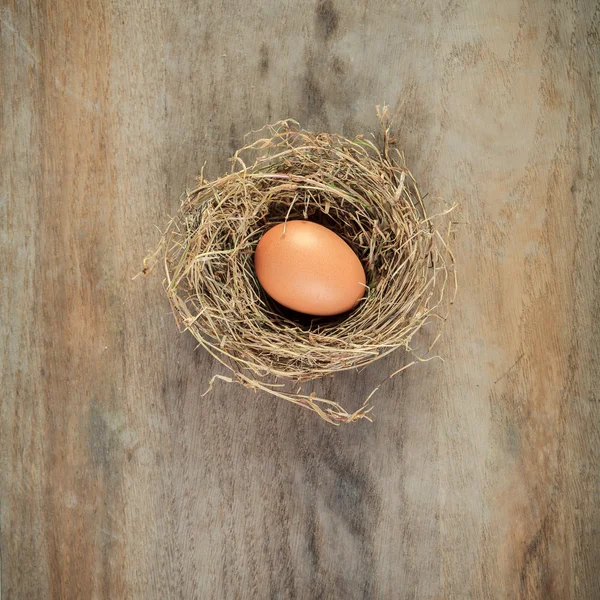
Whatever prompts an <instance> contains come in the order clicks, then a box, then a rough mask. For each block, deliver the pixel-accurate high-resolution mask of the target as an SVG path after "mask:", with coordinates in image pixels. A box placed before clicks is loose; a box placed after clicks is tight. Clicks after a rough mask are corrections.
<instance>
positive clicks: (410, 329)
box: [143, 109, 456, 424]
mask: <svg viewBox="0 0 600 600" xmlns="http://www.w3.org/2000/svg"><path fill="white" fill-rule="evenodd" d="M379 116H380V118H381V122H382V124H383V140H382V145H381V148H379V147H378V146H377V145H376V144H375V143H374V142H372V141H370V140H369V139H367V138H365V137H364V136H358V137H357V138H355V139H353V140H349V139H346V138H344V137H342V136H340V135H334V134H324V133H319V134H315V133H310V132H308V131H304V130H301V129H300V128H299V126H298V124H297V123H296V122H295V121H292V120H285V121H280V122H278V123H276V124H274V125H270V126H267V127H265V128H264V129H263V130H261V131H260V132H255V133H258V134H259V135H262V137H260V139H258V140H256V141H254V142H251V143H248V144H247V145H246V146H245V147H244V148H242V149H240V150H238V151H237V152H236V153H235V155H234V157H233V167H232V171H231V173H229V174H227V175H224V176H223V177H220V178H219V179H216V180H214V181H207V180H206V179H204V177H203V175H202V174H201V175H200V177H199V180H198V185H197V187H196V188H195V189H194V190H192V191H191V192H188V193H187V197H186V198H185V199H184V201H183V203H182V206H181V208H180V210H179V212H178V213H177V215H176V216H175V217H174V218H173V219H172V220H171V221H170V222H169V224H168V226H167V228H166V231H165V232H164V235H163V237H162V240H161V242H160V245H159V247H158V249H157V250H156V252H155V253H153V254H152V255H151V256H149V257H148V258H147V259H146V261H145V263H144V265H145V266H144V270H143V272H144V273H147V272H149V271H150V270H151V268H152V267H153V266H154V265H155V264H156V263H157V262H161V263H162V264H163V266H164V269H165V274H166V279H165V281H164V285H165V289H166V292H167V295H168V297H169V300H170V302H171V306H172V308H173V312H174V314H175V318H176V320H177V323H178V325H179V328H180V330H182V331H185V330H187V331H190V332H191V333H192V335H193V336H194V337H195V338H196V340H197V341H198V344H199V345H200V346H202V347H203V348H204V349H205V350H206V351H208V352H209V353H210V354H211V355H212V356H213V357H214V358H215V359H216V360H218V361H219V362H221V363H222V364H223V365H225V366H226V367H227V368H228V369H230V370H231V371H232V372H233V375H232V376H231V377H225V376H223V375H215V376H214V377H213V379H212V380H211V382H210V387H209V390H210V389H211V388H212V384H213V382H214V380H215V379H217V378H218V379H221V380H225V381H229V382H232V381H236V382H238V383H241V384H243V385H244V386H246V387H249V388H253V389H255V390H263V391H265V392H268V393H269V394H272V395H274V396H278V397H280V398H283V399H285V400H289V401H291V402H293V403H295V404H299V405H300V406H303V407H305V408H309V409H311V410H314V411H315V412H317V413H318V414H319V415H320V416H321V417H322V418H323V419H325V420H326V421H329V422H330V423H334V424H338V423H340V422H351V421H356V420H358V419H360V418H363V417H366V418H369V417H370V415H369V413H370V411H371V408H372V407H371V406H370V404H369V402H370V399H371V397H372V395H373V393H375V391H376V390H377V389H378V388H376V389H375V390H373V392H372V393H371V394H370V395H369V397H368V398H367V399H366V400H365V401H364V402H363V403H362V405H361V406H360V407H359V408H358V409H357V410H355V411H354V412H347V411H346V409H344V408H343V407H342V406H341V405H340V404H339V403H338V402H336V401H335V400H333V399H326V398H319V397H317V396H316V395H315V394H306V393H302V389H301V384H302V382H304V381H306V380H310V379H315V378H318V377H323V376H325V375H331V374H333V373H335V372H337V371H345V370H348V369H356V368H357V367H363V366H365V365H368V364H369V363H372V362H373V361H375V360H378V359H379V358H381V357H383V356H385V355H387V354H389V353H390V352H393V351H394V350H396V349H398V348H404V349H406V350H409V351H411V340H412V338H413V336H414V334H415V332H416V331H417V330H418V329H419V328H420V327H421V326H422V325H423V324H424V323H425V322H427V321H429V320H430V319H432V318H438V319H440V320H441V321H443V320H444V319H445V316H441V315H440V314H439V310H437V309H438V307H440V306H441V305H442V303H443V305H444V306H445V307H448V306H449V304H451V302H452V300H453V295H454V294H455V292H456V278H455V271H454V267H453V265H454V259H453V256H452V253H451V251H450V249H449V248H448V245H447V238H448V235H447V233H449V228H448V230H447V232H446V235H442V234H441V233H440V229H439V226H437V225H436V223H438V222H439V219H440V218H441V220H442V221H443V220H444V219H443V216H444V214H445V213H444V214H442V215H437V216H436V217H428V216H427V214H426V211H425V206H424V203H423V199H422V198H421V195H420V193H419V189H418V187H417V185H416V182H415V180H414V178H413V176H412V175H411V173H410V171H408V169H407V168H406V167H405V166H404V160H403V157H402V155H401V154H400V153H399V152H398V151H397V150H395V149H392V145H393V144H392V140H391V138H390V133H389V123H388V120H387V115H386V111H385V109H383V110H382V111H379ZM392 154H393V156H392ZM248 157H251V159H252V161H253V162H252V164H249V161H248ZM446 212H447V211H446ZM288 219H309V220H311V221H316V222H318V223H321V224H322V225H325V226H327V227H329V228H330V229H332V230H333V231H335V232H336V233H338V234H339V235H340V236H341V237H342V238H343V239H344V240H345V241H346V242H347V243H348V244H349V245H350V246H351V247H352V248H353V249H354V251H355V252H356V254H357V255H358V257H359V258H360V260H361V262H362V264H363V266H364V268H365V272H366V275H367V289H366V293H365V296H364V298H363V299H362V300H361V301H360V303H359V305H358V306H357V308H355V309H354V310H352V311H351V312H350V313H347V314H344V315H341V316H339V317H334V318H331V317H329V318H311V317H306V316H303V315H299V314H295V313H292V312H290V311H287V310H285V309H283V308H282V307H281V306H279V305H278V304H277V303H276V302H274V301H273V300H272V299H271V298H269V297H268V296H267V295H266V294H265V292H264V291H263V290H262V289H261V287H260V285H259V283H258V281H257V278H256V275H255V273H254V268H253V255H254V250H255V248H256V244H257V243H258V241H259V240H260V238H261V236H262V235H263V234H264V233H265V232H266V231H267V230H268V229H269V228H270V227H272V226H273V225H275V224H277V223H281V222H284V221H286V220H288ZM448 292H450V294H448ZM448 295H450V296H451V298H450V302H443V300H444V297H446V298H447V297H448ZM436 340H437V338H436ZM412 356H413V360H412V361H411V362H409V363H408V364H407V365H405V366H404V367H403V368H402V369H400V370H403V369H404V368H406V367H408V366H410V365H411V364H414V362H415V361H417V360H423V359H420V358H417V357H416V356H415V355H414V353H413V355H412ZM398 372H399V371H396V372H395V373H392V374H391V375H390V376H389V377H387V378H386V380H387V379H389V378H390V377H392V376H394V375H395V374H396V373H398ZM286 380H287V381H290V380H291V381H293V382H295V383H296V384H299V385H297V386H295V387H297V390H296V391H295V392H291V391H288V389H289V386H285V385H284V383H283V382H284V381H286ZM378 387H379V386H378ZM207 391H208V390H207Z"/></svg>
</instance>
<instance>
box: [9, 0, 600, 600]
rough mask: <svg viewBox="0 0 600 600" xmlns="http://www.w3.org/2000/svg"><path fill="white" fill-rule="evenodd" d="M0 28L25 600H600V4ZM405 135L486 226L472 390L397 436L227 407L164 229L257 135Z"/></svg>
mask: <svg viewBox="0 0 600 600" xmlns="http://www.w3.org/2000/svg"><path fill="white" fill-rule="evenodd" d="M0 10H1V13H0V42H1V46H0V47H1V62H0V73H1V80H0V86H1V88H0V93H1V111H2V112H1V113H0V118H1V119H2V122H1V135H2V150H1V152H2V155H1V162H0V177H1V191H0V194H1V196H0V232H1V233H0V235H1V237H0V240H1V248H2V251H1V257H2V260H1V261H0V274H1V287H0V299H1V313H0V315H1V324H2V327H1V336H2V337H1V339H0V353H1V365H2V366H1V368H2V371H1V380H0V384H1V387H0V389H1V390H2V392H1V393H2V396H1V413H0V417H1V422H0V435H1V438H0V443H1V453H0V554H1V558H0V563H1V570H0V574H1V579H0V589H1V594H0V596H1V598H2V600H15V599H31V598H35V599H41V598H68V599H71V598H82V599H86V600H87V599H90V598H143V599H146V600H149V599H154V598H156V599H161V600H162V599H165V598H186V599H187V598H200V599H208V598H228V599H229V598H244V599H245V598H298V599H304V598H306V599H314V598H327V599H330V598H343V599H346V600H347V599H352V598H382V599H387V598H415V599H425V598H427V599H442V598H494V599H495V598H498V599H500V598H540V599H542V598H543V599H545V600H547V599H560V600H564V599H570V598H572V599H575V598H576V599H596V598H599V597H600V570H599V568H598V565H599V564H600V501H599V498H600V496H599V494H600V455H599V453H600V394H599V392H598V378H599V376H600V367H599V365H600V293H599V290H600V268H599V266H598V265H599V264H600V263H599V260H600V201H599V200H600V199H599V192H600V165H599V159H600V130H599V127H598V122H599V113H598V110H599V92H600V83H599V82H600V64H599V60H600V31H599V27H600V5H599V4H598V3H597V2H594V1H592V0H582V1H581V2H573V1H567V0H565V1H560V2H547V1H546V0H522V1H517V0H507V1H506V2H484V1H480V2H476V1H471V2H463V1H460V0H448V1H445V2H441V1H440V2H438V1H434V2H412V1H409V0H403V1H402V2H386V1H384V0H371V1H367V0H359V1H357V2H343V1H342V0H323V1H320V2H287V1H280V0H278V1H276V0H265V1H263V2H247V3H240V2H231V1H228V2H224V1H219V0H216V1H214V2H201V3H194V2H186V1H184V0H176V1H175V2H167V1H166V0H155V1H152V2H107V1H102V2H95V1H91V0H84V1H79V0H77V1H76V0H56V1H53V2H42V1H40V0H37V1H33V2H24V1H21V2H19V1H14V0H13V1H12V2H11V1H10V0H3V2H2V8H1V9H0ZM382 103H388V104H389V105H390V110H391V112H392V113H393V114H394V116H395V131H396V134H397V137H398V140H399V145H400V147H401V148H403V149H404V151H405V154H406V160H407V163H408V164H409V166H410V168H411V170H412V171H413V172H414V174H415V175H416V176H417V178H418V179H419V181H420V184H421V187H422V188H423V189H424V190H425V191H426V192H428V193H429V194H430V198H433V197H436V196H441V197H444V198H446V199H447V200H449V201H456V202H459V203H460V205H461V211H460V214H459V215H457V217H456V220H458V221H461V222H463V225H460V226H458V231H457V235H456V239H455V241H454V248H455V252H456V256H457V259H458V262H459V278H460V292H459V296H458V302H457V304H456V307H455V310H454V311H453V313H452V316H451V319H450V320H449V322H448V324H447V327H446V330H445V334H444V337H443V340H442V341H441V342H440V344H439V351H440V353H441V354H442V355H443V356H444V358H445V362H443V363H442V362H439V361H434V362H429V363H426V364H423V365H419V366H417V367H414V368H411V369H409V370H408V371H406V372H405V373H404V374H402V375H401V376H399V377H398V378H396V379H394V380H392V381H391V382H389V383H388V384H386V386H385V387H384V388H382V390H381V391H380V392H379V394H378V396H377V397H376V410H375V413H374V417H375V421H374V423H373V424H369V423H368V422H361V423H358V424H356V425H353V426H345V427H339V428H334V427H332V426H329V425H327V424H326V423H324V422H322V421H320V420H319V419H318V418H317V417H316V416H315V415H313V414H311V413H309V412H307V411H302V410H300V409H298V408H296V407H294V406H292V405H290V404H288V403H285V402H277V401H274V400H273V399H271V398H269V397H265V396H264V395H260V394H254V393H252V392H249V391H247V390H244V389H241V388H236V387H231V386H228V385H226V384H224V383H223V384H222V383H218V384H217V385H216V387H215V389H214V391H213V392H212V393H211V394H210V395H207V396H205V397H201V395H200V394H201V393H202V392H204V390H205V389H206V387H207V385H208V381H209V379H210V377H211V375H212V374H213V373H215V372H219V369H218V366H217V365H216V364H215V362H214V361H212V360H211V359H210V358H209V357H208V356H207V355H206V354H204V353H202V352H194V343H193V340H192V339H191V338H190V337H189V336H183V335H180V334H178V332H177V330H176V328H175V325H174V321H173V319H172V316H171V314H170V312H169V307H168V303H167V301H166V299H165V297H164V294H163V293H162V291H161V285H160V277H153V278H146V279H142V280H136V281H135V282H132V281H131V278H132V276H133V275H135V274H136V273H137V271H138V270H139V269H140V266H141V260H142V258H143V256H144V255H145V254H146V253H147V251H149V250H150V249H152V247H153V245H154V244H155V243H156V241H157V239H158V235H157V232H156V229H155V228H154V225H155V224H156V225H160V224H163V223H164V222H165V215H166V214H167V213H169V212H171V213H172V212H173V211H174V210H175V209H176V207H177V206H178V202H179V197H180V194H181V193H182V192H183V191H184V189H185V187H186V186H189V185H191V184H192V183H193V180H194V177H195V175H197V173H198V172H199V170H200V168H201V166H202V165H203V163H205V162H206V173H207V174H208V175H212V176H215V175H217V174H219V173H221V172H222V171H223V170H224V169H226V168H227V165H228V163H227V159H228V157H229V156H230V154H231V152H232V151H233V150H234V149H235V148H236V147H237V146H238V145H239V144H240V143H241V141H242V139H243V135H244V133H245V132H247V131H249V130H251V129H254V128H257V127H260V126H261V125H263V124H264V123H266V122H271V121H274V120H276V119H279V118H283V117H288V116H291V117H295V118H297V119H299V120H300V122H301V123H302V125H304V126H305V127H307V128H311V129H322V130H329V131H336V132H340V133H344V134H346V135H354V134H357V133H359V132H367V133H368V132H371V131H375V130H376V128H377V117H376V113H375V105H376V104H382ZM427 335H428V334H427V332H424V333H423V335H422V336H421V337H420V338H419V340H420V342H421V343H424V342H426V341H427ZM405 360H406V357H405V356H403V355H400V354H398V355H394V356H391V357H389V358H388V359H385V360H383V361H382V363H381V364H379V365H377V366H375V367H372V368H369V369H366V370H365V371H363V372H362V373H359V374H355V373H349V374H345V375H340V376H337V377H335V378H333V379H329V380H326V381H323V382H322V383H319V384H318V385H317V387H316V389H318V390H321V391H324V392H326V393H328V394H332V395H334V396H336V397H338V398H339V399H340V400H343V401H344V403H347V404H349V405H352V404H353V403H354V404H357V403H359V402H360V401H361V400H362V398H363V397H364V396H365V394H366V393H367V392H368V391H369V390H370V389H372V388H373V387H374V385H376V384H377V383H378V382H379V381H380V379H381V378H382V375H384V374H385V373H389V372H391V371H393V370H394V369H395V368H397V367H398V366H399V365H401V364H402V363H403V361H405Z"/></svg>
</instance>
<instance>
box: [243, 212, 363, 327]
mask: <svg viewBox="0 0 600 600" xmlns="http://www.w3.org/2000/svg"><path fill="white" fill-rule="evenodd" d="M254 268H255V270H256V276H257V277H258V281H259V282H260V284H261V285H262V287H263V288H264V290H265V291H266V292H267V294H269V296H271V297H272V298H273V299H274V300H276V301H277V302H279V303H280V304H282V305H283V306H286V307H287V308H291V309H292V310H296V311H298V312H302V313H305V314H308V315H315V316H331V315H337V314H340V313H343V312H346V311H347V310H350V309H351V308H354V307H355V306H356V304H357V303H358V301H359V300H360V299H361V298H362V297H363V296H364V293H365V289H366V288H365V284H366V277H365V271H364V269H363V267H362V265H361V263H360V260H359V258H358V256H356V254H355V253H354V251H353V250H352V248H350V246H349V245H348V244H347V243H346V242H345V241H344V240H343V239H342V238H341V237H340V236H339V235H337V234H336V233H334V232H333V231H331V230H330V229H327V227H323V226H322V225H319V224H318V223H313V222H311V221H287V222H286V223H285V224H284V223H280V224H279V225H275V226H274V227H272V228H271V229H269V230H268V231H267V232H266V233H265V234H264V235H263V237H262V238H261V239H260V241H259V242H258V245H257V247H256V252H255V254H254Z"/></svg>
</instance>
